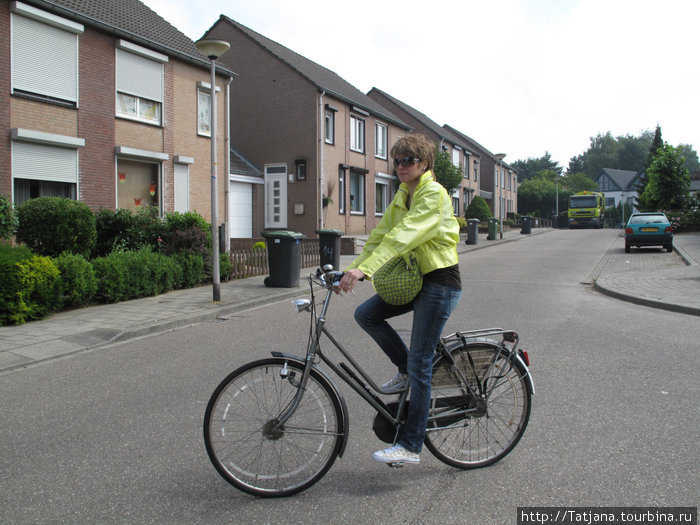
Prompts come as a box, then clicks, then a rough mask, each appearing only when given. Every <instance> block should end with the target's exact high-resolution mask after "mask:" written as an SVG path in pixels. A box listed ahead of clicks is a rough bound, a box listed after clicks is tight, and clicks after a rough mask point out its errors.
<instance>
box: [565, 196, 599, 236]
mask: <svg viewBox="0 0 700 525" xmlns="http://www.w3.org/2000/svg"><path fill="white" fill-rule="evenodd" d="M567 215H568V218H569V228H587V227H589V226H590V227H591V228H602V227H603V221H604V220H605V196H604V195H603V194H602V193H599V192H595V191H580V192H578V193H576V194H575V195H572V196H571V197H569V211H568V212H567Z"/></svg>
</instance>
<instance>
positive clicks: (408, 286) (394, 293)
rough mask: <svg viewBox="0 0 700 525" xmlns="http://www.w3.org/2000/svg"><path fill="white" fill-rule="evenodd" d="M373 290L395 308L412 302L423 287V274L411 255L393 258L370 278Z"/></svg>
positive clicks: (414, 257)
mask: <svg viewBox="0 0 700 525" xmlns="http://www.w3.org/2000/svg"><path fill="white" fill-rule="evenodd" d="M372 285H373V286H374V290H375V291H376V292H377V293H378V294H379V297H381V298H382V299H383V300H384V301H385V302H387V303H389V304H393V305H396V306H399V305H402V304H408V303H410V302H411V301H413V299H414V297H415V296H416V295H418V292H420V289H421V288H422V287H423V274H421V271H420V268H419V267H418V261H417V260H416V256H415V255H414V254H413V253H410V254H409V255H399V256H397V257H394V258H393V259H391V260H390V261H389V262H387V263H386V264H385V265H384V266H382V267H381V268H380V269H379V270H377V271H376V272H375V274H374V275H373V276H372Z"/></svg>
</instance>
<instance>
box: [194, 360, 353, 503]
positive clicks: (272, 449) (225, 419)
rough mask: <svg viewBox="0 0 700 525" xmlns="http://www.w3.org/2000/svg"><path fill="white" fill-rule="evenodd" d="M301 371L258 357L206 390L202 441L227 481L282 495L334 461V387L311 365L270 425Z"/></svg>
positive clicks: (337, 440) (337, 431) (340, 427)
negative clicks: (292, 406) (290, 410)
mask: <svg viewBox="0 0 700 525" xmlns="http://www.w3.org/2000/svg"><path fill="white" fill-rule="evenodd" d="M285 367H286V368H285ZM302 373H303V366H302V365H301V364H299V363H296V362H294V361H287V360H285V359H284V358H270V359H263V360H261V361H255V362H252V363H248V364H247V365H244V366H242V367H241V368H239V369H238V370H236V371H234V372H232V373H231V374H230V375H229V376H228V377H226V379H224V380H223V381H222V382H221V384H220V385H219V386H218V387H217V388H216V390H215V391H214V393H213V394H212V397H211V399H210V400H209V404H208V405H207V409H206V412H205V416H204V442H205V445H206V448H207V453H208V454H209V458H210V459H211V461H212V463H213V464H214V467H215V468H216V470H217V471H218V472H219V474H221V476H222V477H223V478H224V479H225V480H226V481H228V482H229V483H231V484H232V485H233V486H234V487H236V488H238V489H240V490H242V491H244V492H248V493H249V494H254V495H257V496H264V497H274V496H289V495H291V494H295V493H297V492H301V491H302V490H304V489H306V488H308V487H310V486H311V485H313V484H314V483H316V482H317V481H318V480H319V479H321V477H322V476H323V475H324V474H325V473H326V472H327V471H328V469H329V468H330V467H331V465H332V464H333V462H334V461H335V458H336V456H337V455H338V453H339V452H340V448H341V445H342V440H343V433H344V425H345V423H344V421H343V412H342V408H341V403H340V400H339V399H338V396H337V394H336V392H335V389H334V388H333V386H332V385H331V384H330V383H329V382H328V380H327V379H326V378H324V377H323V375H322V374H320V373H319V372H318V371H316V370H312V371H311V374H310V376H309V381H308V384H307V387H306V390H305V391H304V395H303V397H302V398H301V402H300V404H299V406H298V407H297V409H296V411H295V412H294V414H292V416H291V418H290V419H289V420H288V421H287V422H286V423H285V424H284V425H282V426H281V427H280V428H276V423H277V418H278V416H279V415H280V414H281V413H282V412H283V411H284V410H285V408H286V407H287V406H288V405H289V403H290V402H291V401H292V399H293V398H294V396H295V395H296V393H297V391H298V381H300V380H301V377H302Z"/></svg>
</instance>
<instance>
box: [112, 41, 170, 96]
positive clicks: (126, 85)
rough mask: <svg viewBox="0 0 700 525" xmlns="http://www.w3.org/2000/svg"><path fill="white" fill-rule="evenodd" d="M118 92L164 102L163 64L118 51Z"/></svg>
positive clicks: (121, 50)
mask: <svg viewBox="0 0 700 525" xmlns="http://www.w3.org/2000/svg"><path fill="white" fill-rule="evenodd" d="M117 91H119V92H121V93H128V94H129V95H134V96H137V97H141V98H145V99H148V100H153V101H156V102H161V103H162V102H163V64H161V63H160V62H156V61H155V60H149V59H148V58H144V57H142V56H139V55H136V54H134V53H129V52H128V51H124V50H123V49H117Z"/></svg>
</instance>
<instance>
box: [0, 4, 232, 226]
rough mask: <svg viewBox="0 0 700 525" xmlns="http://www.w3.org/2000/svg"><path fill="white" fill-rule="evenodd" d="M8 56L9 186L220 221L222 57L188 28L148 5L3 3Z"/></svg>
mask: <svg viewBox="0 0 700 525" xmlns="http://www.w3.org/2000/svg"><path fill="white" fill-rule="evenodd" d="M0 54H2V57H3V60H2V61H1V62H0V86H1V89H0V130H2V133H3V136H4V138H3V139H2V140H0V193H2V194H7V195H11V197H12V199H13V201H14V202H15V203H21V202H23V201H24V200H27V199H29V198H34V197H39V196H63V197H69V198H72V199H77V200H80V201H83V202H85V203H86V204H87V205H88V206H89V207H90V208H92V209H94V210H97V209H98V208H101V207H102V208H108V209H116V208H127V209H130V210H137V209H139V208H142V207H144V206H146V205H150V206H158V208H159V209H160V210H161V211H163V212H167V211H172V210H177V211H197V212H199V213H200V214H202V215H203V216H204V217H205V218H208V217H210V206H211V197H210V187H211V177H210V176H211V167H210V146H211V143H210V140H211V139H210V136H211V131H210V129H209V126H210V122H209V108H210V105H211V86H210V84H209V83H210V78H211V77H210V69H209V68H210V62H209V60H208V59H207V57H205V56H204V55H202V54H201V53H200V52H199V51H197V49H196V48H195V46H194V43H193V42H192V41H191V40H190V39H189V38H187V37H186V36H185V35H184V34H182V33H181V32H179V31H178V30H177V29H175V28H174V27H173V26H171V25H170V24H169V23H167V22H166V21H165V20H164V19H163V18H161V17H160V16H159V15H158V14H156V13H155V12H153V11H152V10H150V9H149V8H148V7H146V6H145V5H144V4H143V3H141V2H139V1H138V0H120V1H119V2H103V1H99V0H93V1H86V0H83V1H78V0H51V1H44V0H23V1H21V2H20V1H12V2H10V1H8V0H0ZM234 77H235V73H234V72H233V71H231V70H229V69H227V68H225V67H220V68H219V69H218V70H217V86H216V90H215V92H216V93H217V97H218V108H219V111H218V112H217V113H218V115H219V119H218V122H219V125H218V128H219V129H218V130H217V133H216V139H217V141H218V152H219V154H218V157H219V158H218V162H217V164H218V165H219V166H226V171H225V172H224V175H225V176H224V177H219V179H220V183H219V185H220V191H219V198H220V204H219V208H220V209H224V208H223V204H224V195H225V191H224V190H225V184H224V183H225V182H227V176H226V175H227V173H228V167H229V165H228V155H227V154H226V151H227V149H228V146H229V143H228V139H229V137H228V133H227V131H226V130H227V126H228V118H227V115H228V108H227V102H228V97H227V90H228V86H229V84H230V81H231V80H233V78H234Z"/></svg>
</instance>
